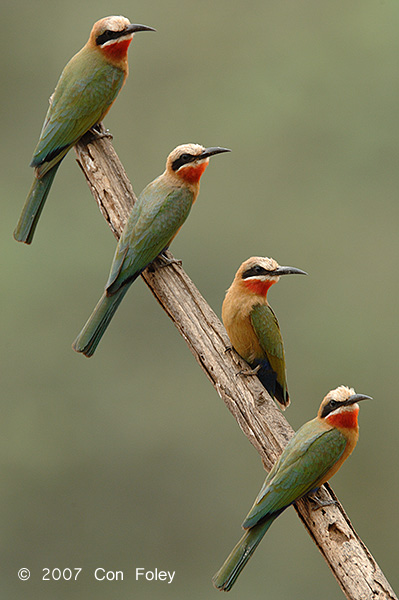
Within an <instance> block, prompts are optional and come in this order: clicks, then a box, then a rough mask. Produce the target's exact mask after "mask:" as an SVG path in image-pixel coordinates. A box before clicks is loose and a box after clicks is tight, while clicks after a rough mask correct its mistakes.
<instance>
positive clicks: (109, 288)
mask: <svg viewBox="0 0 399 600" xmlns="http://www.w3.org/2000/svg"><path fill="white" fill-rule="evenodd" d="M221 152H230V150H228V149H227V148H204V147H203V146H200V145H198V144H184V145H182V146H178V147H177V148H175V149H174V150H173V151H172V152H171V153H170V154H169V156H168V158H167V161H166V169H165V171H164V173H162V175H160V176H159V177H157V178H156V179H154V181H152V182H151V183H150V184H148V185H147V187H146V188H144V190H143V191H142V192H141V194H140V196H139V198H138V199H137V202H136V204H135V205H134V206H133V210H132V212H131V214H130V216H129V219H128V220H127V222H126V225H125V228H124V230H123V232H122V235H121V238H120V240H119V242H118V246H117V248H116V252H115V256H114V260H113V263H112V266H111V272H110V275H109V278H108V281H107V284H106V286H105V292H104V294H103V295H102V297H101V298H100V300H99V302H98V304H97V306H96V307H95V309H94V311H93V313H92V315H91V316H90V318H89V320H88V321H87V323H86V325H85V326H84V327H83V329H82V331H81V332H80V334H79V335H78V337H77V338H76V340H75V342H74V344H73V346H72V347H73V349H74V350H76V351H77V352H83V354H85V355H86V356H92V354H93V353H94V351H95V349H96V347H97V345H98V343H99V341H100V339H101V337H102V335H103V334H104V331H105V329H106V328H107V326H108V323H109V322H110V320H111V318H112V316H113V315H114V313H115V311H116V309H117V308H118V306H119V304H120V302H121V300H122V299H123V297H124V295H125V294H126V292H127V290H128V289H129V287H130V285H131V284H132V283H133V281H135V280H136V279H137V277H138V276H139V275H140V273H141V272H142V271H144V269H145V268H146V267H147V266H148V265H149V264H150V263H151V262H152V261H153V260H154V259H155V258H156V257H157V256H158V255H159V254H161V253H162V252H163V251H164V250H166V249H167V248H168V247H169V244H170V243H171V241H172V240H173V238H174V237H175V235H176V234H177V232H178V231H179V229H180V227H181V226H182V225H183V223H184V221H185V220H186V219H187V217H188V214H189V212H190V209H191V207H192V205H193V204H194V202H195V200H196V199H197V196H198V192H199V186H200V178H201V175H202V174H203V172H204V171H205V169H206V167H207V166H208V164H209V157H210V156H213V155H214V154H220V153H221Z"/></svg>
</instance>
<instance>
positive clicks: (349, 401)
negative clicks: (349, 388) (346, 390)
mask: <svg viewBox="0 0 399 600" xmlns="http://www.w3.org/2000/svg"><path fill="white" fill-rule="evenodd" d="M361 400H373V398H372V397H371V396H366V395H365V394H353V396H349V398H348V399H347V401H346V402H345V403H344V404H346V405H348V406H349V405H350V404H356V402H360V401H361Z"/></svg>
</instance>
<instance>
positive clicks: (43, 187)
mask: <svg viewBox="0 0 399 600" xmlns="http://www.w3.org/2000/svg"><path fill="white" fill-rule="evenodd" d="M137 31H155V29H153V28H152V27H147V26H146V25H136V24H133V23H130V21H129V20H128V19H126V18H125V17H121V16H112V17H105V18H104V19H101V20H100V21H97V23H95V24H94V25H93V28H92V30H91V33H90V37H89V40H88V42H87V44H86V45H85V46H84V47H83V48H82V49H81V50H80V52H78V53H77V54H75V56H74V57H73V58H71V60H70V61H69V62H68V64H67V65H66V66H65V68H64V70H63V71H62V73H61V76H60V79H59V81H58V83H57V87H56V88H55V90H54V93H53V95H52V96H51V98H50V106H49V108H48V111H47V114H46V118H45V120H44V124H43V127H42V131H41V134H40V138H39V142H38V144H37V146H36V149H35V151H34V154H33V158H32V162H31V164H30V166H31V167H33V168H34V169H35V179H34V181H33V184H32V187H31V189H30V192H29V195H28V197H27V199H26V202H25V205H24V207H23V209H22V213H21V216H20V218H19V221H18V224H17V227H16V228H15V231H14V237H15V239H16V240H17V241H18V242H25V244H30V243H31V242H32V239H33V235H34V232H35V228H36V225H37V222H38V220H39V217H40V214H41V212H42V210H43V206H44V203H45V201H46V199H47V195H48V193H49V191H50V187H51V184H52V183H53V179H54V177H55V174H56V172H57V169H58V167H59V166H60V163H61V161H62V159H63V158H64V156H65V155H66V153H67V152H68V150H70V149H71V148H72V146H74V145H75V144H76V142H78V141H79V140H80V138H81V137H82V136H83V135H84V134H85V133H86V132H87V131H89V129H91V128H92V127H94V126H95V125H97V124H98V123H100V121H102V119H103V118H104V117H105V115H106V114H107V112H108V111H109V109H110V108H111V106H112V104H113V102H114V100H115V98H116V97H117V95H118V93H119V92H120V90H121V88H122V86H123V84H124V83H125V80H126V77H127V75H128V70H129V69H128V62H127V50H128V47H129V44H130V42H131V41H132V39H133V35H134V34H135V33H136V32H137Z"/></svg>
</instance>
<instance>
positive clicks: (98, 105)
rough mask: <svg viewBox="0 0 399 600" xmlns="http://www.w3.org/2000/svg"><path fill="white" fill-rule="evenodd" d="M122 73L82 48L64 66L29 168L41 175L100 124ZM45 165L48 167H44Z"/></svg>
mask: <svg viewBox="0 0 399 600" xmlns="http://www.w3.org/2000/svg"><path fill="white" fill-rule="evenodd" d="M123 81H124V72H123V71H122V70H121V69H119V68H117V67H114V66H112V65H110V64H109V63H107V62H106V61H105V60H104V59H103V58H102V57H101V56H100V55H99V54H98V53H96V52H94V51H93V50H91V51H90V50H87V49H86V48H83V49H82V50H81V51H80V52H78V54H76V55H75V56H74V57H73V58H72V59H71V60H70V61H69V63H68V64H67V65H66V66H65V68H64V70H63V72H62V73H61V77H60V79H59V81H58V83H57V87H56V88H55V91H54V94H53V95H52V97H51V98H50V106H49V109H48V111H47V115H46V118H45V121H44V124H43V128H42V131H41V134H40V139H39V142H38V144H37V146H36V149H35V152H34V155H33V159H32V162H31V166H33V167H37V166H40V165H41V164H42V163H43V162H44V163H46V164H45V165H43V167H42V168H41V169H40V173H41V175H44V173H46V172H47V171H48V170H49V169H50V168H51V167H52V166H53V165H54V164H56V163H57V162H58V161H59V160H60V159H61V158H62V157H63V156H64V155H65V154H66V153H67V152H68V150H69V149H70V148H71V146H73V145H74V144H75V143H76V142H77V141H78V140H79V139H80V138H81V137H82V135H83V134H84V133H86V131H88V130H89V129H90V128H91V127H93V125H95V124H96V123H98V122H100V121H101V119H102V117H103V116H104V114H105V113H106V112H107V110H108V108H109V106H110V105H111V104H112V102H113V101H114V100H115V98H116V96H117V95H118V92H119V90H120V88H121V87H122V84H123ZM47 163H48V164H47Z"/></svg>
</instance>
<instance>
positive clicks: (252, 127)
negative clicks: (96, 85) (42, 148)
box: [0, 0, 399, 600]
mask: <svg viewBox="0 0 399 600" xmlns="http://www.w3.org/2000/svg"><path fill="white" fill-rule="evenodd" d="M110 14H123V15H125V16H126V17H128V18H130V19H131V20H132V21H134V22H138V23H145V24H147V25H151V26H153V27H156V28H157V33H156V34H138V35H137V36H136V37H135V39H134V42H133V44H132V46H131V48H130V50H129V58H130V60H129V62H130V77H129V80H128V81H127V84H126V86H125V88H124V90H123V91H122V93H121V95H120V97H119V98H118V100H117V102H116V104H115V106H114V107H113V109H112V110H111V112H110V114H109V115H108V117H107V118H106V121H105V123H106V125H107V127H109V128H110V130H111V132H112V133H113V135H114V145H115V148H116V150H117V152H118V154H119V156H120V158H121V160H122V162H123V164H124V166H125V168H126V170H127V173H128V174H129V176H130V177H131V180H132V182H133V185H134V188H135V190H136V192H139V191H140V190H141V189H142V188H143V187H144V186H145V185H146V184H147V183H148V182H149V181H151V180H152V179H153V178H154V177H156V176H157V175H159V174H160V173H161V172H162V171H163V168H164V162H165V158H166V156H167V154H168V153H169V152H170V150H171V149H172V148H174V147H175V146H176V145H178V144H180V143H184V142H198V143H201V144H205V145H223V146H227V147H230V148H232V149H233V152H232V153H231V154H230V155H223V156H220V157H216V158H215V159H213V160H212V162H211V165H210V167H209V169H208V170H207V172H206V174H205V175H204V178H203V181H202V189H201V194H200V198H199V200H198V202H197V203H196V205H195V207H194V209H193V211H192V213H191V215H190V218H189V220H188V222H187V223H186V224H185V226H184V227H183V229H182V231H181V232H180V234H179V236H178V237H177V238H176V240H175V242H174V243H173V246H172V251H173V253H174V255H175V256H176V257H178V258H182V259H183V264H184V268H185V269H186V271H187V272H188V273H189V275H190V276H191V277H192V279H193V280H194V282H195V283H196V284H197V286H198V287H199V289H200V290H201V292H202V293H203V295H204V296H205V297H206V298H207V300H208V301H209V303H210V304H211V306H212V307H213V308H214V309H215V311H216V312H217V313H218V314H219V315H220V308H221V303H222V300H223V296H224V291H225V290H226V289H227V287H228V286H229V285H230V283H231V280H232V278H233V276H234V273H235V271H236V269H237V268H238V266H239V265H240V263H241V262H242V261H243V260H245V259H246V258H248V257H249V256H251V255H265V256H273V257H274V258H276V259H277V260H278V261H279V262H280V263H281V264H289V265H293V266H296V267H300V268H303V269H305V270H306V271H308V272H309V277H308V278H303V279H302V278H298V279H296V278H293V279H289V280H288V279H284V280H283V281H282V282H281V283H280V285H279V286H276V288H274V289H273V290H272V291H271V293H270V301H271V304H272V306H273V307H274V308H275V310H276V312H277V314H278V317H279V320H280V325H281V327H282V331H283V335H284V339H285V344H286V354H287V363H288V379H289V386H290V392H291V397H292V406H291V407H290V409H289V411H287V413H286V416H287V418H288V420H289V421H290V423H291V424H292V426H293V427H294V428H298V427H299V426H300V425H301V424H302V423H303V422H305V421H307V420H309V419H310V418H313V417H314V415H315V413H316V410H317V408H318V406H319V403H320V401H321V399H322V397H323V396H324V395H325V393H326V392H327V391H328V390H330V389H331V388H334V387H336V386H338V385H340V384H346V385H350V386H353V387H355V389H356V390H357V391H358V392H363V393H366V394H369V395H372V396H373V397H374V398H375V400H374V401H373V402H370V403H368V404H367V405H366V404H363V405H362V407H361V415H360V427H361V436H360V441H359V445H358V447H357V449H356V451H355V453H354V455H353V456H352V457H351V459H350V460H349V461H348V463H347V464H346V465H345V467H344V468H343V469H342V471H341V472H340V473H339V474H338V475H337V476H336V477H335V478H334V479H333V482H332V483H333V488H334V490H335V491H336V493H337V494H338V496H339V497H340V499H341V500H342V502H343V504H344V506H345V508H346V510H347V512H348V514H349V516H350V518H351V519H352V521H353V524H354V526H355V528H356V529H357V531H358V532H359V534H360V536H361V537H362V539H363V540H364V542H365V543H366V545H367V546H368V547H369V549H370V550H371V552H372V553H373V554H374V556H375V557H376V559H377V562H378V563H379V564H380V566H381V568H382V569H383V571H384V572H385V574H386V576H387V577H388V579H389V581H390V583H391V585H392V586H393V587H394V588H395V586H397V584H398V583H399V571H398V568H397V566H398V565H397V538H398V534H399V523H398V513H397V505H398V492H399V481H398V480H399V478H398V467H399V458H398V452H397V430H398V418H399V401H398V398H397V371H398V359H397V356H398V333H399V331H398V317H397V314H398V313H397V300H396V298H397V297H398V294H399V274H398V251H399V237H398V228H399V225H398V220H399V208H398V190H399V169H398V162H399V108H398V106H399V103H398V97H399V77H398V55H399V37H398V28H399V4H398V3H397V2H395V1H393V0H385V1H384V0H381V1H372V0H362V1H353V0H349V1H348V0H345V1H343V0H336V1H335V2H333V3H320V2H317V1H316V0H309V1H307V2H296V1H294V0H286V1H285V2H280V1H278V0H268V1H267V2H264V1H260V0H257V1H252V2H247V3H246V4H245V5H244V4H243V3H242V2H237V1H235V0H218V1H217V2H215V1H214V0H213V1H212V0H202V1H201V2H193V1H188V2H181V1H177V0H169V1H168V2H165V1H161V0H146V2H141V3H131V2H127V1H124V0H122V1H119V2H117V3H112V2H104V1H103V0H96V1H95V2H94V1H92V0H89V1H88V2H85V3H82V2H77V1H76V0H70V1H69V2H68V3H60V2H54V0H51V1H50V0H37V1H36V2H28V1H27V0H20V1H19V0H12V2H11V1H10V0H3V3H2V23H3V27H2V53H1V61H2V66H1V68H2V82H3V84H2V89H3V93H2V118H1V123H2V144H1V149H0V152H1V164H2V178H1V186H2V196H3V200H4V202H3V208H2V219H1V222H0V227H1V236H0V244H1V256H2V258H3V260H2V263H3V264H2V280H3V291H2V294H1V316H2V328H3V334H2V338H3V343H2V348H3V351H2V357H1V370H2V391H3V397H2V402H1V407H2V408H1V415H2V418H1V424H0V464H1V480H2V486H1V496H0V530H1V553H0V563H1V588H2V590H3V596H4V597H7V598H12V599H14V598H18V599H20V598H28V597H29V598H30V599H34V600H36V599H39V598H40V600H46V599H47V598H54V597H55V596H57V598H59V599H61V600H63V599H64V598H65V599H68V600H69V599H74V598H79V599H80V598H85V599H87V600H89V599H94V598H96V599H101V600H103V599H104V600H107V599H108V598H109V599H111V598H116V597H117V598H119V599H127V598H131V597H134V596H136V597H138V596H139V597H140V598H142V599H146V598H151V599H156V600H158V599H159V600H160V599H162V600H164V599H168V598H173V599H185V598H187V597H188V595H189V597H190V598H192V599H194V600H196V599H203V598H208V597H209V598H212V597H215V598H216V597H217V592H216V591H214V590H213V588H212V585H211V581H210V580H211V576H212V575H213V573H214V572H215V571H216V570H217V569H218V568H219V566H220V564H221V563H222V561H223V560H224V558H225V557H226V555H227V553H228V552H229V551H230V549H231V547H232V545H233V544H234V543H235V542H236V541H237V539H238V537H239V536H240V524H241V522H242V519H243V518H244V516H245V515H246V513H247V511H248V509H249V508H250V506H251V504H252V501H253V499H254V498H255V496H256V494H257V492H258V490H259V488H260V486H261V483H262V481H263V479H264V472H263V470H262V465H261V462H260V459H259V457H258V455H257V453H256V452H255V450H254V449H253V448H252V446H251V445H250V444H249V442H248V440H247V439H246V438H245V436H244V435H243V434H242V433H241V431H240V430H239V428H238V426H237V424H236V422H235V421H234V419H233V418H232V417H231V415H230V413H229V412H228V411H227V409H226V408H225V407H224V405H223V403H222V402H221V401H220V399H219V397H218V396H217V394H216V392H215V391H214V390H213V388H212V386H211V385H210V384H209V382H208V381H207V379H206V377H205V376H204V375H203V373H202V372H201V370H200V368H199V367H198V366H197V364H196V362H195V360H194V359H193V357H192V356H191V354H190V352H189V350H188V348H187V347H186V345H185V343H184V341H183V339H182V338H181V337H180V336H179V334H178V333H177V331H176V330H175V328H174V326H173V325H172V323H171V322H170V321H169V319H168V318H167V316H166V315H165V314H164V312H163V311H162V310H161V309H160V307H159V306H158V304H157V302H156V301H155V300H154V299H153V297H152V295H151V294H150V292H149V290H148V289H147V288H146V286H145V285H144V283H143V282H142V280H139V281H138V282H137V283H136V284H135V285H134V286H133V287H132V289H131V290H130V292H129V294H128V296H127V297H126V299H125V301H124V302H123V304H122V306H121V308H120V309H119V310H118V314H117V316H116V317H115V319H114V321H113V322H112V326H111V327H110V328H109V330H108V331H107V334H106V335H105V337H104V339H103V341H102V343H101V345H100V347H99V350H98V351H97V353H96V355H95V357H94V358H92V359H91V360H87V359H85V358H84V357H83V356H81V355H77V354H75V353H74V352H73V351H72V350H71V343H72V341H73V339H74V338H75V336H76V334H77V333H78V331H79V330H80V328H81V326H82V325H83V324H84V322H85V320H86V318H87V317H88V316H89V314H90V312H91V310H92V309H93V307H94V305H95V303H96V301H97V299H98V298H99V296H100V294H101V291H102V289H103V286H104V284H105V281H106V278H107V276H108V270H109V266H110V263H111V259H112V256H113V252H114V248H115V240H114V238H113V236H112V234H111V232H110V230H109V229H108V227H107V226H106V224H105V222H104V220H103V218H102V217H101V215H100V214H99V212H98V210H97V208H96V205H95V203H94V201H93V199H92V197H91V194H90V192H89V189H88V187H87V185H86V183H85V180H84V177H83V176H82V173H81V172H80V169H79V168H78V167H77V165H76V162H75V157H74V153H73V152H71V153H70V155H69V156H68V157H67V158H66V160H65V161H64V163H63V165H62V167H61V169H60V171H59V173H58V174H57V177H56V180H55V183H54V186H53V189H52V191H51V194H50V197H49V200H48V203H47V205H46V207H45V210H44V213H43V216H42V218H41V221H40V223H39V227H38V230H37V232H36V237H35V240H34V242H33V245H32V246H31V247H29V248H28V247H26V246H24V245H20V244H17V243H16V242H14V241H13V239H12V231H13V228H14V226H15V224H16V222H17V219H18V215H19V213H20V210H21V208H22V205H23V202H24V200H25V197H26V195H27V192H28V190H29V188H30V185H31V181H32V176H33V171H32V170H31V169H29V167H28V164H29V161H30V159H31V155H32V152H33V149H34V147H35V145H36V141H37V138H38V135H39V132H40V128H41V125H42V121H43V119H44V115H45V112H46V110H47V101H48V97H49V96H50V94H51V93H52V91H53V89H54V87H55V84H56V82H57V79H58V77H59V74H60V72H61V70H62V68H63V66H64V65H65V64H66V62H67V61H68V60H69V58H70V57H71V56H72V55H73V54H74V53H75V52H76V51H78V50H79V49H80V48H81V47H82V46H83V44H84V43H85V42H86V40H87V38H88V35H89V31H90V29H91V26H92V24H93V23H94V21H96V20H97V19H99V18H101V17H103V16H106V15H110ZM20 567H28V568H29V569H31V571H32V577H31V579H30V580H29V581H28V582H20V581H19V580H18V578H17V571H18V569H19V568H20ZM44 567H49V568H54V567H60V568H65V567H82V568H83V572H82V574H81V575H80V577H79V579H78V581H77V582H75V583H74V582H58V583H55V582H43V581H42V580H41V577H42V575H43V573H42V569H43V568H44ZM96 567H103V568H105V569H106V570H123V571H124V575H125V578H124V581H123V582H118V583H117V582H113V583H112V582H96V581H95V580H94V577H93V570H94V568H96ZM136 567H145V568H146V569H154V568H155V567H157V568H158V569H164V570H170V571H176V575H175V578H174V581H173V583H172V584H171V585H167V584H166V583H148V582H145V581H144V582H142V581H140V582H136V581H135V568H136ZM266 590H267V592H266ZM250 595H252V596H255V597H260V596H261V595H262V597H265V598H266V597H267V598H279V599H280V600H281V599H292V598H295V600H302V599H306V600H308V599H310V598H315V599H316V598H320V596H322V597H323V599H324V600H330V599H335V598H339V597H341V592H340V590H339V588H338V586H337V584H336V582H335V580H334V578H333V576H332V575H331V573H330V571H329V570H328V568H327V566H326V565H325V563H324V561H323V559H322V557H321V555H320V554H319V553H318V551H317V550H316V548H315V546H314V545H313V543H312V542H311V540H310V538H309V537H308V535H307V534H306V532H305V530H304V528H303V527H302V525H301V523H300V521H299V520H298V518H297V517H296V515H295V512H294V511H293V510H292V509H290V510H288V511H286V513H285V514H284V515H282V516H281V517H280V518H279V519H278V521H277V522H276V524H275V525H274V526H273V527H272V529H271V531H270V532H269V533H268V535H267V538H265V540H264V542H263V543H262V545H261V547H260V548H259V549H258V551H257V552H256V554H255V556H254V558H253V559H252V560H251V562H250V563H249V565H248V567H247V568H246V570H245V572H244V573H243V574H242V576H241V578H240V581H239V583H238V584H237V586H236V587H235V588H234V590H233V591H232V592H231V597H232V598H247V597H249V596H250Z"/></svg>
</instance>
